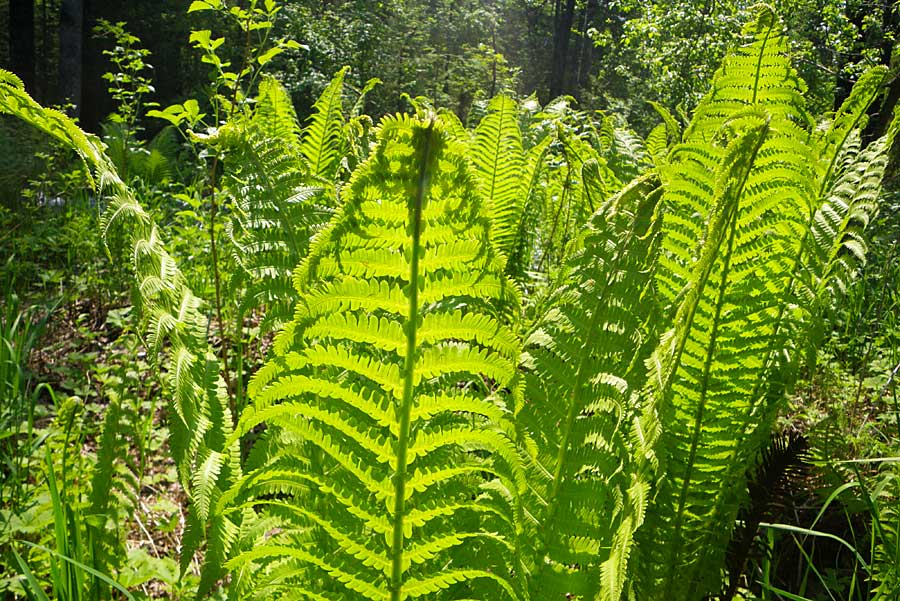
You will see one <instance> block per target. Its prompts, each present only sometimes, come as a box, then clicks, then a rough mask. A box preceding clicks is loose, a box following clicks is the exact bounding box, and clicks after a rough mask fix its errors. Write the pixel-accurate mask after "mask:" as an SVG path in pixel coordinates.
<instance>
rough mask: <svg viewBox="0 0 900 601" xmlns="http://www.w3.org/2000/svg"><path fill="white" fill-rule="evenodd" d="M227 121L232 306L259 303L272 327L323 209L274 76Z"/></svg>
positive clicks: (283, 318)
mask: <svg viewBox="0 0 900 601" xmlns="http://www.w3.org/2000/svg"><path fill="white" fill-rule="evenodd" d="M232 127H233V129H234V131H235V135H234V136H232V138H233V139H234V140H235V143H234V145H233V146H234V148H232V151H231V152H230V153H229V155H228V158H227V161H226V168H227V172H226V175H227V177H226V179H225V185H226V189H227V190H228V191H229V194H230V196H231V197H232V204H233V205H234V207H235V209H236V210H235V213H234V220H233V222H232V224H230V225H231V227H230V230H229V234H230V238H231V242H232V246H233V249H234V251H235V262H236V263H237V264H238V265H239V266H240V268H241V269H239V270H237V271H236V272H235V274H234V277H233V281H232V282H231V288H232V290H234V291H235V292H236V295H237V296H238V297H239V307H238V309H239V314H240V315H246V314H248V313H249V312H250V311H252V310H254V309H262V308H265V318H264V319H263V321H262V323H261V324H260V325H261V328H262V329H263V330H271V329H275V328H277V327H279V326H280V325H282V324H284V323H286V322H287V321H289V320H290V318H291V311H292V309H293V305H294V302H296V300H297V296H296V293H295V291H294V288H293V286H292V284H291V274H292V273H293V270H294V268H295V267H296V266H297V264H298V263H299V262H300V261H301V259H303V258H304V257H305V256H306V252H307V250H308V249H309V240H310V238H311V237H312V234H313V233H314V231H315V230H316V229H318V228H319V227H321V225H322V224H323V223H324V222H325V221H326V220H327V216H328V212H327V211H326V209H325V207H323V206H321V196H322V189H321V188H319V187H314V186H311V185H310V180H311V177H310V174H309V172H308V171H307V167H306V165H305V162H304V161H303V159H302V155H301V154H300V151H299V147H300V133H299V132H300V128H299V125H298V123H297V118H296V116H295V115H294V111H293V106H292V105H291V100H290V96H289V95H288V94H287V91H286V90H284V88H283V87H282V86H281V84H279V83H278V82H277V81H275V80H274V79H271V78H267V79H264V80H263V81H262V83H260V87H259V96H258V98H257V102H256V110H255V112H254V113H253V115H252V116H251V117H249V118H247V119H244V120H241V121H238V122H237V123H235V124H233V125H232ZM240 321H241V320H239V322H240Z"/></svg>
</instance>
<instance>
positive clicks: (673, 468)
mask: <svg viewBox="0 0 900 601" xmlns="http://www.w3.org/2000/svg"><path fill="white" fill-rule="evenodd" d="M745 34H746V35H747V36H748V37H750V38H751V42H750V43H749V44H748V45H747V46H744V47H743V48H742V49H741V50H739V51H738V52H736V53H735V54H734V55H733V56H731V57H729V58H728V59H726V61H725V63H724V65H723V66H722V68H721V69H720V71H719V75H718V76H717V78H716V80H715V81H714V82H713V89H712V91H711V92H710V94H709V95H708V96H707V97H706V98H705V99H704V101H703V102H702V103H701V105H700V107H698V109H697V114H696V115H695V117H694V119H693V121H692V122H691V125H690V127H689V128H688V130H687V132H686V133H685V140H684V142H683V143H682V144H681V145H678V146H676V147H675V148H674V149H673V150H672V152H671V157H670V159H669V161H670V162H669V164H668V165H666V166H664V167H663V168H662V169H661V174H662V179H663V182H664V185H665V188H666V194H665V196H664V199H663V202H664V203H665V204H666V207H667V213H666V216H665V221H664V228H663V231H664V238H663V248H662V254H661V257H660V265H659V267H658V270H657V282H658V284H659V291H660V294H661V296H662V298H663V299H664V302H663V306H666V305H668V306H669V307H670V308H669V311H671V315H672V317H673V318H674V319H673V321H672V322H671V323H672V327H673V328H674V333H673V337H672V341H673V342H672V349H673V350H672V352H671V355H669V356H670V358H671V360H672V361H673V363H672V364H671V366H670V367H669V369H671V373H670V374H669V375H668V376H667V377H665V378H662V380H661V381H662V383H663V385H662V386H661V387H660V389H659V392H658V401H657V402H658V411H659V415H660V422H661V434H660V441H659V449H658V451H659V454H660V460H661V468H662V469H663V470H664V472H663V473H664V474H665V476H664V477H663V478H662V479H661V481H660V482H659V488H658V491H657V493H656V497H655V499H654V503H653V504H652V505H651V508H650V511H649V513H648V517H647V524H646V527H645V528H644V529H642V530H641V531H640V533H639V540H640V543H641V551H642V553H641V555H642V557H641V565H640V569H639V570H638V571H637V572H636V574H637V575H638V595H639V596H640V597H646V598H668V599H694V598H698V597H702V596H703V595H704V594H707V593H711V592H715V590H716V588H717V587H718V583H719V581H720V574H719V570H720V566H721V565H722V562H723V557H724V549H725V546H726V545H727V543H728V539H729V534H730V531H731V527H732V524H733V521H734V519H735V516H736V514H737V510H738V507H739V505H740V503H741V501H742V497H743V493H744V478H745V472H746V466H747V465H749V464H750V463H751V462H752V461H753V460H754V458H755V456H756V453H757V451H758V449H759V446H760V444H761V437H762V438H763V439H764V437H766V436H768V432H769V429H770V427H771V423H772V420H773V419H774V410H775V408H777V407H778V405H779V403H780V401H781V399H782V398H783V396H782V395H780V394H775V395H771V396H769V394H768V393H769V390H768V389H767V388H766V387H764V386H763V387H760V386H759V381H760V377H761V376H762V375H763V374H765V373H766V370H767V369H769V368H770V367H771V366H770V364H769V362H770V356H771V355H773V354H774V353H773V351H774V349H777V348H779V347H780V346H783V343H781V342H780V340H781V339H782V338H783V336H784V329H783V320H785V319H787V318H789V317H790V316H791V314H790V313H786V312H785V311H784V307H785V305H786V303H788V302H789V296H788V294H789V292H788V291H789V288H790V286H789V281H790V278H791V276H792V274H793V266H794V261H795V260H796V257H797V256H798V255H799V252H800V244H801V241H802V238H803V232H804V226H805V220H806V215H808V213H809V208H808V207H809V206H810V204H811V197H812V195H813V191H812V185H811V182H812V178H811V174H810V173H809V169H808V166H809V165H810V163H811V161H810V158H809V157H810V154H811V153H810V151H809V149H808V147H806V146H805V139H806V138H807V137H808V134H806V133H805V132H803V131H802V130H800V128H799V125H798V123H803V115H804V113H803V109H802V104H801V100H802V97H801V91H800V89H799V88H798V87H797V83H796V82H797V79H796V76H795V75H794V74H793V72H792V71H791V68H790V63H789V61H788V59H787V56H786V50H787V43H786V41H785V39H784V37H783V36H782V35H781V34H780V26H779V24H778V23H777V21H776V19H775V18H774V16H773V15H772V13H771V11H769V10H768V9H766V8H760V9H759V10H758V15H757V18H756V20H755V21H754V22H753V23H751V24H750V25H749V26H748V27H747V29H746V30H745ZM698 241H700V244H699V246H698V245H697V242H698ZM663 348H665V345H664V346H663ZM663 365H664V363H663ZM776 377H784V376H783V375H781V376H776Z"/></svg>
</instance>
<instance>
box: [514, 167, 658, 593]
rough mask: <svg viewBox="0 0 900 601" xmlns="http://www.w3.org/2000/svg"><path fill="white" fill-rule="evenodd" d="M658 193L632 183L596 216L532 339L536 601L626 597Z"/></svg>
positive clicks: (528, 425) (641, 446) (641, 485)
mask: <svg viewBox="0 0 900 601" xmlns="http://www.w3.org/2000/svg"><path fill="white" fill-rule="evenodd" d="M657 186H658V182H657V181H656V180H655V178H652V177H650V178H646V179H642V180H638V181H637V182H635V183H634V184H633V185H632V186H631V187H629V188H627V189H626V190H625V191H623V192H622V193H621V194H620V195H619V196H617V197H615V198H614V199H613V200H611V201H610V202H609V203H607V204H606V205H604V206H603V207H602V208H601V209H600V210H598V212H597V213H596V214H595V215H594V216H593V217H592V219H591V220H590V221H589V223H588V227H587V230H586V232H585V233H584V234H583V236H584V239H583V241H582V244H581V246H582V248H583V250H581V251H580V252H578V253H576V254H575V255H574V256H573V257H572V259H570V261H569V264H568V265H567V274H568V277H567V278H566V282H567V284H565V285H564V286H563V287H561V288H560V290H558V291H557V292H556V293H555V295H554V299H553V306H554V309H553V310H552V311H551V312H550V313H549V314H548V315H546V317H544V318H543V319H542V320H541V321H540V322H539V324H538V327H537V329H536V330H535V331H534V332H533V333H532V334H531V335H530V337H529V343H528V345H527V347H526V349H527V355H526V356H525V357H526V358H525V366H526V368H527V369H528V372H527V375H526V383H527V385H526V390H525V400H526V402H525V404H524V407H523V409H522V411H521V412H520V413H519V417H520V419H521V420H522V424H523V427H524V428H525V429H526V430H527V431H529V432H531V433H532V436H533V438H534V440H533V444H534V447H535V449H536V454H535V457H534V461H535V462H536V464H537V465H536V469H535V470H534V474H533V477H532V484H531V486H532V489H533V490H534V493H535V499H534V501H533V503H532V504H531V505H532V506H530V507H529V509H530V511H531V513H532V514H533V515H534V516H535V517H536V518H537V520H538V528H537V530H536V532H535V533H534V539H533V540H534V547H535V548H536V549H535V550H536V551H537V552H538V556H537V558H536V561H535V563H536V565H535V567H534V568H533V569H534V573H533V574H532V578H531V588H532V594H531V596H532V598H533V599H557V598H565V595H566V594H567V593H571V594H577V595H578V596H579V598H584V599H595V598H597V599H602V600H604V601H605V600H615V599H618V598H619V596H620V595H621V592H622V590H623V588H624V587H625V579H626V574H627V563H628V555H629V552H630V547H631V543H632V535H633V533H634V530H635V529H636V528H637V527H638V526H640V524H641V522H642V521H643V516H644V508H645V505H646V501H647V496H648V494H649V489H650V480H649V475H650V473H649V470H648V469H647V468H648V465H647V459H648V456H649V455H650V454H652V449H651V448H650V444H649V443H650V441H648V440H647V439H646V436H645V434H644V431H645V430H646V428H647V427H648V424H647V423H646V421H647V420H646V419H645V416H644V415H643V409H642V407H641V402H640V400H639V399H638V398H637V392H638V391H639V390H640V388H641V387H642V386H643V381H644V372H645V368H644V360H645V359H646V358H647V357H648V355H649V353H650V351H651V350H652V346H651V343H652V341H653V339H654V338H655V332H654V325H653V323H654V319H653V318H654V317H655V316H654V315H653V307H654V305H655V301H654V299H653V291H652V283H653V264H654V263H655V260H656V257H655V253H656V250H657V239H658V229H659V224H660V222H661V220H660V219H659V217H658V215H657V213H656V209H657V203H658V201H659V198H660V192H661V191H660V190H659V189H658V188H657ZM545 556H546V559H545Z"/></svg>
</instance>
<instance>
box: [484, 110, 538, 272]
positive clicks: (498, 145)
mask: <svg viewBox="0 0 900 601" xmlns="http://www.w3.org/2000/svg"><path fill="white" fill-rule="evenodd" d="M471 158H472V161H473V163H474V164H475V172H476V174H477V176H478V184H479V189H480V191H481V194H482V197H483V198H484V199H485V201H486V203H487V207H488V211H489V212H490V215H491V221H492V225H491V236H492V239H493V241H494V247H495V248H496V249H497V250H498V251H500V252H502V253H504V255H508V254H509V253H510V252H511V251H512V249H513V246H514V244H515V237H514V236H515V233H516V227H517V225H518V223H519V222H520V220H521V215H522V206H523V190H522V186H523V180H524V178H523V176H524V171H525V153H524V151H523V150H522V135H521V133H520V132H519V118H518V107H517V106H516V103H515V102H514V101H513V100H511V99H509V98H507V97H506V96H497V97H496V98H494V99H493V100H491V102H490V104H489V105H488V114H487V116H485V117H484V119H482V120H481V123H479V124H478V127H477V128H476V129H475V140H474V142H473V144H472V152H471Z"/></svg>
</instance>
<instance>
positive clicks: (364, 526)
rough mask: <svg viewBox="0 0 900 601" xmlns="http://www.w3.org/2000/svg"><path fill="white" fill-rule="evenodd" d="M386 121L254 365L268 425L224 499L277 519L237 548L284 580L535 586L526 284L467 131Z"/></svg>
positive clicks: (330, 586)
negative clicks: (513, 322)
mask: <svg viewBox="0 0 900 601" xmlns="http://www.w3.org/2000/svg"><path fill="white" fill-rule="evenodd" d="M378 139H379V142H378V146H377V148H376V150H375V151H374V154H373V156H372V157H371V158H370V159H369V160H368V161H367V162H366V163H365V164H364V165H363V166H362V167H361V168H360V169H358V170H357V172H356V173H355V174H354V175H353V177H352V179H351V181H350V183H349V194H348V198H347V201H346V204H344V205H343V206H342V207H341V209H340V210H339V213H338V214H337V215H336V217H335V218H334V219H333V221H332V222H331V224H330V225H329V226H328V228H327V229H326V230H325V231H323V232H322V233H321V234H320V235H319V236H318V237H317V239H316V241H315V242H314V245H313V248H312V250H311V253H310V256H309V258H308V259H307V260H305V261H304V262H303V263H302V264H301V266H300V267H299V268H298V271H297V274H296V284H297V288H298V290H299V291H300V301H299V303H298V305H297V310H296V315H295V318H294V321H293V322H291V324H289V325H288V326H287V328H286V329H285V331H284V332H282V333H281V334H280V335H279V337H278V339H277V340H276V351H275V356H274V358H272V359H271V360H270V361H269V362H268V363H267V364H266V365H265V366H264V367H263V368H262V369H261V370H260V371H259V372H258V373H257V375H256V376H255V378H254V380H253V382H252V383H251V397H252V399H253V404H252V406H251V407H248V409H247V410H245V412H244V414H243V415H242V417H241V420H240V423H239V428H238V433H247V432H250V431H252V430H254V429H255V428H257V426H259V425H260V424H265V425H266V429H265V432H264V433H263V434H262V435H261V437H260V439H259V440H258V441H257V442H256V445H255V448H254V450H253V452H252V455H253V460H254V461H255V463H256V467H255V469H250V470H248V472H247V474H246V476H245V477H244V478H242V479H241V480H240V481H238V482H237V483H236V484H235V486H234V487H233V488H232V489H231V490H229V491H227V492H226V493H225V494H224V495H223V496H222V497H221V498H220V500H219V505H220V507H221V512H222V513H223V514H228V513H231V514H234V515H235V516H238V515H240V513H241V512H242V511H243V510H244V509H245V508H246V507H254V508H255V509H256V510H257V511H258V515H257V516H255V517H253V518H252V519H250V521H251V522H254V521H256V520H261V521H262V522H264V523H266V524H267V527H266V529H265V530H266V531H267V532H268V533H267V534H266V536H263V537H262V538H260V539H258V540H255V541H252V544H251V543H250V542H246V543H245V544H246V545H247V546H245V547H244V548H243V550H242V551H241V552H240V553H237V554H236V555H235V556H234V557H233V558H232V559H231V560H230V561H229V563H228V566H229V568H230V569H232V570H233V571H234V572H235V574H236V575H237V576H238V579H237V580H236V582H235V584H236V585H238V586H240V587H241V588H243V589H245V590H247V591H251V590H252V591H253V594H255V595H257V596H260V597H266V598H271V597H272V596H273V595H288V596H290V597H292V598H293V597H299V598H315V599H324V598H329V599H360V598H365V599H372V600H381V599H385V600H386V599H391V600H392V601H399V600H401V599H412V598H419V597H426V596H427V597H428V598H432V599H433V598H451V599H452V598H455V599H466V598H482V599H487V598H491V599H502V598H513V599H516V598H519V594H520V593H519V592H518V589H519V586H518V584H517V583H516V581H515V578H514V575H515V574H516V569H515V566H514V565H512V564H511V562H513V560H514V558H515V556H516V554H515V553H514V552H513V550H514V549H515V547H516V536H517V528H518V523H519V519H520V518H519V517H518V515H519V512H518V511H517V507H518V503H519V501H518V499H519V495H520V492H521V489H522V488H523V486H524V481H523V472H522V470H521V468H520V467H519V465H518V455H517V452H516V448H515V445H514V442H513V438H512V432H513V426H512V424H511V417H510V416H511V413H512V411H513V406H512V399H513V398H514V396H515V389H514V386H513V380H514V377H515V365H516V359H517V356H518V351H519V347H518V344H517V342H516V337H515V336H514V335H513V334H512V332H511V331H510V330H509V329H508V328H507V327H506V326H505V325H503V324H504V322H505V320H506V319H507V317H508V312H509V311H511V310H513V309H514V308H515V307H516V306H517V302H518V297H517V292H516V289H515V287H514V286H513V285H512V284H511V283H510V282H509V281H508V280H507V279H506V278H505V277H504V276H503V274H502V273H503V271H502V268H503V264H502V262H501V259H500V257H499V256H498V255H497V254H496V253H495V252H494V250H493V248H492V245H491V244H490V236H489V222H488V219H487V217H486V213H485V209H484V207H483V206H482V204H481V201H480V197H479V196H478V195H477V194H476V184H475V181H474V176H473V174H472V172H471V170H470V168H469V166H468V164H467V162H466V161H465V160H464V153H463V149H462V147H461V146H458V144H457V143H456V142H454V141H452V140H451V139H450V138H449V137H448V136H447V134H445V133H444V132H443V131H442V127H441V125H440V123H439V122H434V121H431V122H424V121H420V120H417V119H413V118H410V117H395V118H386V119H385V120H384V121H383V122H382V123H381V125H380V127H379V132H378ZM245 530H246V531H247V532H252V533H253V534H254V535H255V534H256V533H257V532H258V531H259V529H258V528H254V527H253V526H252V525H251V524H247V525H246V527H245ZM519 573H521V572H519Z"/></svg>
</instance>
